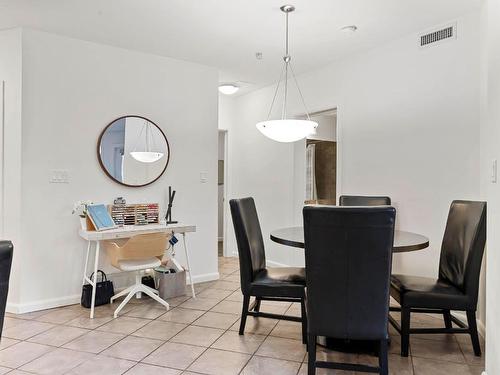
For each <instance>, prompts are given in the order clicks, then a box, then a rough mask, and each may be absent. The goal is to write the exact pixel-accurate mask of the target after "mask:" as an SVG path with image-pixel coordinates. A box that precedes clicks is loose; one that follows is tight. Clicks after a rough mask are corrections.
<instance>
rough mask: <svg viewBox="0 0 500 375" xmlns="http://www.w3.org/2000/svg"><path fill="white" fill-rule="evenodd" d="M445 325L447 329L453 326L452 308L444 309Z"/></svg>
mask: <svg viewBox="0 0 500 375" xmlns="http://www.w3.org/2000/svg"><path fill="white" fill-rule="evenodd" d="M443 318H444V326H445V327H446V328H447V329H451V328H452V322H451V313H450V310H443Z"/></svg>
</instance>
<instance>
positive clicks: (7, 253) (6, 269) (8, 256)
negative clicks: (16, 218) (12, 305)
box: [0, 241, 14, 338]
mask: <svg viewBox="0 0 500 375" xmlns="http://www.w3.org/2000/svg"><path fill="white" fill-rule="evenodd" d="M13 252H14V246H13V245H12V242H10V241H0V338H1V337H2V328H3V318H4V315H5V307H6V305H7V295H8V293H9V277H10V268H11V265H12V253H13Z"/></svg>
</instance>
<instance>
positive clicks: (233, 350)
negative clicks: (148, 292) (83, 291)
mask: <svg viewBox="0 0 500 375" xmlns="http://www.w3.org/2000/svg"><path fill="white" fill-rule="evenodd" d="M219 271H220V273H221V280H220V281H217V282H210V283H204V284H198V285H197V286H196V288H197V290H198V298H197V299H196V300H193V299H191V298H189V297H187V296H186V297H179V298H175V299H172V300H169V302H170V304H171V310H170V311H168V312H166V311H165V309H163V308H162V307H160V305H158V304H157V303H155V302H154V301H151V300H150V299H147V298H144V299H142V300H133V301H132V303H130V304H129V305H128V306H126V308H125V309H124V310H123V313H122V315H121V316H120V317H118V318H117V319H113V307H111V306H100V307H98V308H97V310H96V318H95V319H89V318H88V310H87V309H84V308H82V307H80V306H78V305H75V306H68V307H64V308H59V309H52V310H47V311H41V312H35V313H29V314H23V315H12V314H7V316H6V319H5V326H4V333H3V338H2V340H1V342H0V374H7V373H8V374H12V375H15V374H50V375H52V374H85V375H91V374H106V375H112V374H123V373H126V374H128V375H130V374H135V375H141V374H142V375H153V374H154V375H176V374H186V375H188V374H213V375H226V374H227V375H237V374H243V375H257V374H259V375H305V374H306V373H307V363H306V361H307V358H306V352H305V348H304V345H302V342H301V326H300V324H299V323H295V322H289V321H276V320H271V319H263V318H259V319H255V318H249V319H248V321H247V326H246V333H245V335H244V336H239V335H238V332H237V330H238V327H239V317H240V315H239V314H240V311H241V292H240V291H239V274H238V261H237V259H236V258H219ZM115 306H116V305H115ZM261 310H262V311H268V312H274V313H284V312H286V313H287V314H292V315H299V314H300V307H299V306H297V305H296V304H291V303H276V302H271V303H269V302H264V303H262V308H261ZM413 322H414V323H415V324H416V325H422V324H426V325H430V326H440V325H442V321H441V320H440V319H437V318H435V317H432V316H430V315H424V314H420V315H416V316H415V319H414V320H413ZM391 335H392V346H391V354H390V371H391V374H400V375H442V374H443V375H450V374H453V375H480V374H481V372H482V371H483V367H484V360H483V358H477V357H474V355H473V353H472V348H471V345H470V340H469V338H468V337H467V336H459V335H419V336H418V337H412V339H411V356H410V357H408V358H402V357H400V356H399V354H398V353H399V338H398V335H397V334H395V332H394V331H392V332H391ZM318 357H319V358H322V359H329V360H332V359H333V360H341V361H351V362H355V363H366V364H376V361H377V359H376V357H372V356H369V355H358V354H345V353H336V352H330V351H327V350H325V349H321V348H318ZM317 374H318V375H322V374H339V375H340V374H349V372H343V371H335V372H334V371H330V370H318V371H317ZM350 374H352V372H351V373H350Z"/></svg>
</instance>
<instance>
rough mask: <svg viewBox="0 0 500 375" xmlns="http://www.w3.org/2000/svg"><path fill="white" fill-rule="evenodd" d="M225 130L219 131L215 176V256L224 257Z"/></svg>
mask: <svg viewBox="0 0 500 375" xmlns="http://www.w3.org/2000/svg"><path fill="white" fill-rule="evenodd" d="M226 161H227V130H219V144H218V160H217V168H218V176H217V255H218V256H219V257H222V256H225V252H226V251H225V250H226V249H225V236H226V230H225V226H226V217H225V216H226V191H227V186H226V185H227V184H226V180H227V179H226V169H227V165H226V164H227V163H226Z"/></svg>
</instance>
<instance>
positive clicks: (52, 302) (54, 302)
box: [5, 272, 220, 314]
mask: <svg viewBox="0 0 500 375" xmlns="http://www.w3.org/2000/svg"><path fill="white" fill-rule="evenodd" d="M188 279H189V277H188ZM219 279H220V275H219V273H218V272H212V273H205V274H201V275H195V276H194V277H193V280H194V283H195V284H197V283H203V282H206V281H213V280H219ZM188 284H189V283H188ZM120 289H125V288H119V289H117V291H119V290H120ZM80 299H81V295H80V294H76V295H70V296H65V297H59V298H50V299H44V300H39V301H33V302H28V303H22V304H19V303H7V306H6V309H5V311H6V312H9V313H12V314H24V313H29V312H33V311H39V310H47V309H53V308H55V307H62V306H68V305H74V304H77V303H80Z"/></svg>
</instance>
